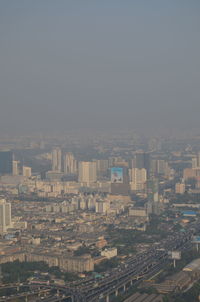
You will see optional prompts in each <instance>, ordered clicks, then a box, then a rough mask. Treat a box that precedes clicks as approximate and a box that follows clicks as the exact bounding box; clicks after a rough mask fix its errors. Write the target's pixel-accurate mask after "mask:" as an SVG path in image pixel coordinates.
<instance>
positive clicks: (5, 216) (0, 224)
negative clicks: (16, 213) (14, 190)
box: [0, 199, 12, 233]
mask: <svg viewBox="0 0 200 302" xmlns="http://www.w3.org/2000/svg"><path fill="white" fill-rule="evenodd" d="M11 226H12V221H11V204H10V203H7V202H6V200H5V199H1V200H0V232H1V233H4V232H6V231H7V229H8V228H10V227H11Z"/></svg>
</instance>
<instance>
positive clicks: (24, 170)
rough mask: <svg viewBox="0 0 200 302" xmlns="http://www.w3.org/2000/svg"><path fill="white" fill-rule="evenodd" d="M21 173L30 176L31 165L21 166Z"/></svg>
mask: <svg viewBox="0 0 200 302" xmlns="http://www.w3.org/2000/svg"><path fill="white" fill-rule="evenodd" d="M22 173H23V176H24V177H31V175H32V171H31V167H26V166H23V168H22Z"/></svg>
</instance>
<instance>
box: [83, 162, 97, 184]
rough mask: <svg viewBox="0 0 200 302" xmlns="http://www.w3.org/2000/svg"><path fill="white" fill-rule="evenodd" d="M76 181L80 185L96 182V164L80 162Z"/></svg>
mask: <svg viewBox="0 0 200 302" xmlns="http://www.w3.org/2000/svg"><path fill="white" fill-rule="evenodd" d="M78 181H79V182H81V183H84V182H85V183H93V182H96V181H97V166H96V162H86V161H82V162H80V163H79V167H78Z"/></svg>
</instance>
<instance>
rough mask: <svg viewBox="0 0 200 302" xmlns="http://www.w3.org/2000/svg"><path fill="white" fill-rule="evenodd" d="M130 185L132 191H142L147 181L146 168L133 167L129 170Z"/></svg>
mask: <svg viewBox="0 0 200 302" xmlns="http://www.w3.org/2000/svg"><path fill="white" fill-rule="evenodd" d="M130 179H131V181H130V186H131V190H132V191H138V192H141V191H144V190H145V188H146V182H147V171H146V169H144V168H142V169H138V168H133V169H131V170H130Z"/></svg>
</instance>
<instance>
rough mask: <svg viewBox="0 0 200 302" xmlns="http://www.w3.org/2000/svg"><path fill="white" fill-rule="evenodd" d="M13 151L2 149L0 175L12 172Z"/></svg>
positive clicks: (0, 153)
mask: <svg viewBox="0 0 200 302" xmlns="http://www.w3.org/2000/svg"><path fill="white" fill-rule="evenodd" d="M12 171H13V153H12V151H0V175H4V174H12Z"/></svg>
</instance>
